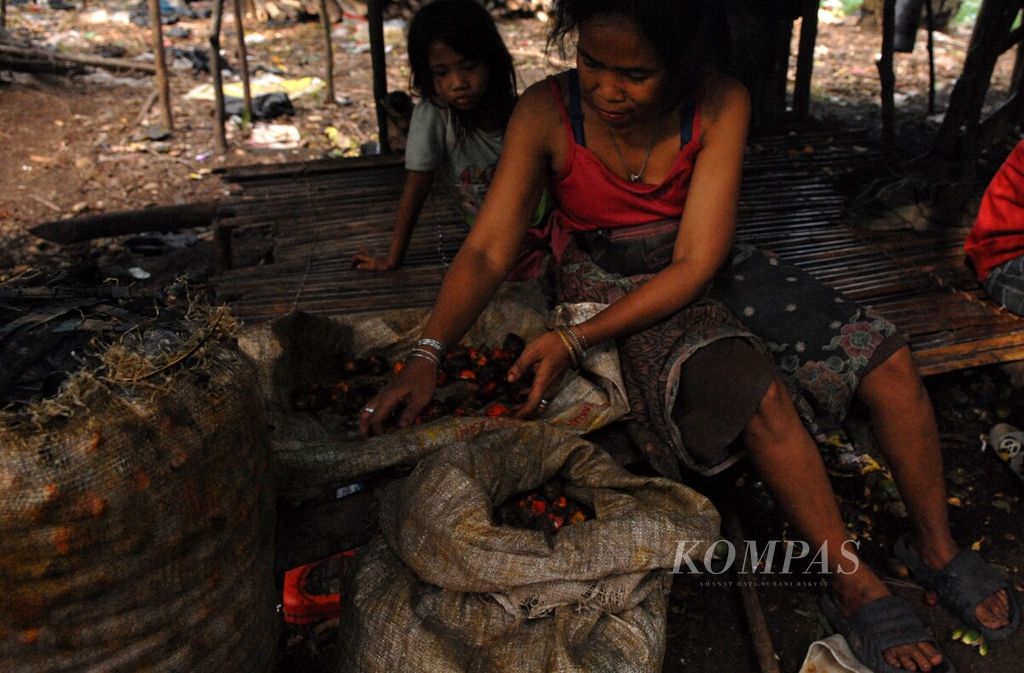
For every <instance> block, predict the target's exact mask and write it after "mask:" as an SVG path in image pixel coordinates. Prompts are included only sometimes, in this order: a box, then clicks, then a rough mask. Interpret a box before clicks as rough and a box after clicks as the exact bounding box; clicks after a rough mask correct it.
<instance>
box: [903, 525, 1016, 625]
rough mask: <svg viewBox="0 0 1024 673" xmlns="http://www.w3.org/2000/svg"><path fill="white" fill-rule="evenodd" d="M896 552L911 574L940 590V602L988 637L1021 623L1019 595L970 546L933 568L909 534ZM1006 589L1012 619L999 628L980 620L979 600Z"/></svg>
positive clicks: (961, 619) (932, 589)
mask: <svg viewBox="0 0 1024 673" xmlns="http://www.w3.org/2000/svg"><path fill="white" fill-rule="evenodd" d="M893 554H895V555H896V558H898V559H900V560H901V561H903V562H904V563H906V564H907V569H908V570H909V571H910V575H911V576H912V577H913V578H914V580H915V581H917V583H918V584H920V585H921V586H922V587H924V588H925V589H929V590H931V591H934V592H935V593H936V594H938V597H939V602H941V603H942V605H943V606H944V607H945V608H946V609H947V610H949V611H950V613H951V614H953V615H954V616H955V617H957V618H958V619H960V621H962V622H963V623H964V624H966V625H967V626H969V627H971V628H972V629H974V630H975V631H978V632H979V633H981V635H983V636H985V639H986V640H990V641H991V640H1005V639H1006V638H1009V637H1010V635H1012V634H1013V632H1014V631H1016V630H1017V626H1018V625H1019V624H1020V606H1019V605H1018V601H1017V596H1016V595H1015V592H1014V590H1013V587H1011V586H1010V583H1009V582H1007V581H1006V578H1005V577H1003V575H1002V573H1000V572H999V571H998V570H996V569H995V568H993V567H992V566H991V565H989V564H988V563H986V562H985V560H984V559H982V558H981V556H979V555H978V554H977V553H976V552H974V551H972V550H970V549H964V550H961V551H960V553H959V554H957V555H956V556H955V557H954V558H953V560H952V561H950V562H949V563H947V564H946V567H944V568H942V570H934V569H932V568H929V567H928V566H927V565H925V564H924V562H923V561H922V560H921V559H920V557H919V556H918V555H917V552H915V551H914V549H913V547H911V546H910V539H909V537H908V536H907V535H903V536H901V537H900V538H899V539H898V540H896V544H895V545H894V546H893ZM1000 590H1003V591H1005V592H1006V595H1007V597H1008V598H1009V600H1010V622H1009V623H1008V624H1007V625H1006V626H1004V627H1002V628H999V629H990V628H988V627H987V626H985V625H983V624H982V623H981V622H979V621H978V618H977V617H975V616H974V610H975V609H976V608H977V607H978V604H979V603H981V602H982V601H983V600H985V599H986V598H988V597H989V596H991V595H992V594H994V593H995V592H997V591H1000Z"/></svg>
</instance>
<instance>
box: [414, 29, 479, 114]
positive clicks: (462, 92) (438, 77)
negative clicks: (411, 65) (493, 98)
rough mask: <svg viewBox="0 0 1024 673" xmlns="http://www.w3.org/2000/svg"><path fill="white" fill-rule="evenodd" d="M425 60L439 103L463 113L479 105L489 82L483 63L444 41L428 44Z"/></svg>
mask: <svg viewBox="0 0 1024 673" xmlns="http://www.w3.org/2000/svg"><path fill="white" fill-rule="evenodd" d="M427 59H428V61H429V62H430V72H431V73H432V75H433V78H434V92H435V94H436V95H437V98H438V99H439V102H441V103H443V104H445V105H448V106H450V107H453V108H456V109H458V110H461V111H463V112H467V111H469V110H473V109H475V108H476V107H478V106H479V105H480V103H481V102H482V101H483V99H484V96H485V95H486V93H487V87H488V85H489V84H490V71H489V69H488V68H487V65H486V64H485V63H483V62H482V61H476V60H473V59H470V58H466V57H464V56H463V55H462V54H460V53H458V52H457V51H455V50H454V49H452V48H451V47H449V46H448V45H446V44H444V43H443V42H432V43H431V44H430V47H429V48H428V49H427Z"/></svg>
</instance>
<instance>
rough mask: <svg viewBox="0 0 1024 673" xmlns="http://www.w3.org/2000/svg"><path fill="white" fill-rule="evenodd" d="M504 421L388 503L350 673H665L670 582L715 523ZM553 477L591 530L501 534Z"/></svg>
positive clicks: (606, 462)
mask: <svg viewBox="0 0 1024 673" xmlns="http://www.w3.org/2000/svg"><path fill="white" fill-rule="evenodd" d="M502 424H503V427H495V428H493V429H491V430H489V431H486V432H481V433H480V434H479V435H478V436H476V437H472V438H469V439H467V441H464V442H459V443H456V444H453V445H451V446H449V447H447V448H444V449H441V450H440V451H437V452H436V453H434V454H433V455H431V456H429V457H427V458H426V459H424V460H423V461H422V462H421V463H420V464H419V465H418V466H417V467H416V469H415V470H414V471H413V472H412V474H411V475H410V476H409V477H408V478H407V479H406V480H404V481H403V482H399V483H397V484H395V485H393V486H391V487H389V488H388V489H387V490H386V491H385V492H384V494H383V496H382V498H381V515H380V524H381V531H382V537H379V538H377V539H376V540H375V541H374V542H373V543H371V544H370V546H369V547H368V548H367V549H366V551H365V552H364V553H363V554H361V556H360V557H359V559H358V561H357V567H356V569H355V570H354V572H353V575H352V578H351V580H350V584H351V586H350V587H349V588H348V592H347V593H346V597H347V602H346V607H345V610H346V612H345V613H344V614H343V615H342V622H341V624H342V628H341V633H340V634H339V641H338V642H339V650H340V653H341V659H340V663H339V667H338V672H339V673H355V672H359V673H378V672H379V673H385V672H390V671H425V672H426V671H429V672H430V673H448V672H452V673H455V672H459V673H469V672H473V673H484V672H485V671H486V672H488V673H496V672H506V671H507V672H508V673H512V672H515V673H531V672H540V671H546V672H559V673H570V672H572V673H584V672H587V673H604V672H607V673H641V672H642V673H650V672H655V671H660V670H661V665H662V658H663V656H664V651H665V626H666V614H665V611H666V592H667V590H668V586H669V584H670V579H671V575H670V574H669V573H668V572H667V571H666V570H667V569H669V568H672V566H673V563H674V561H675V554H676V548H677V544H678V543H680V542H683V541H687V540H689V541H697V540H702V541H704V542H702V543H701V544H700V545H698V547H697V549H698V550H700V552H699V553H703V550H705V549H706V548H707V546H708V544H710V543H711V541H712V540H713V539H714V538H715V537H716V533H717V530H718V523H719V517H718V513H717V512H716V511H715V509H714V508H713V507H712V505H711V503H710V502H709V501H708V500H707V499H706V498H704V497H703V496H701V495H700V494H698V493H696V492H695V491H692V490H690V489H689V488H687V487H685V486H683V485H682V484H679V483H678V482H674V481H670V480H667V479H662V478H654V477H640V476H636V475H633V474H631V473H629V472H627V471H626V470H624V469H622V468H621V467H619V466H618V465H617V464H616V463H615V462H614V460H612V458H611V457H610V456H608V455H607V454H606V453H604V452H603V451H602V450H601V449H599V448H598V447H596V446H594V445H593V444H590V443H588V442H585V441H583V440H581V439H579V438H577V437H576V436H574V435H572V434H568V433H566V432H564V431H562V430H558V429H556V428H553V427H551V426H546V425H543V424H538V423H520V422H515V421H502ZM556 475H560V476H561V478H562V479H564V480H565V482H566V487H565V492H566V494H567V495H568V496H570V497H571V498H574V499H576V500H578V501H580V502H583V503H585V504H587V505H588V506H589V507H591V508H592V509H593V511H594V512H595V518H594V519H592V520H590V521H586V522H583V523H578V524H574V525H570V526H566V527H564V528H562V529H561V530H559V532H558V533H557V534H555V535H553V536H546V535H545V534H544V533H542V532H537V531H533V530H527V529H521V528H515V527H511V526H506V525H497V524H495V523H494V519H493V516H492V512H493V510H494V508H495V507H496V506H497V505H499V504H500V503H502V502H503V501H505V500H506V499H507V498H509V497H510V496H512V495H514V494H516V493H519V492H522V491H524V490H529V489H532V488H535V487H538V486H540V485H542V484H544V483H545V482H547V481H549V480H550V479H551V478H553V477H555V476H556Z"/></svg>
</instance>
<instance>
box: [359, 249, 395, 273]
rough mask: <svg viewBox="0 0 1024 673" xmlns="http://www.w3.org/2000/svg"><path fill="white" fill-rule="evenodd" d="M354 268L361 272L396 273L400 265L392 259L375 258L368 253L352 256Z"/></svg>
mask: <svg viewBox="0 0 1024 673" xmlns="http://www.w3.org/2000/svg"><path fill="white" fill-rule="evenodd" d="M352 266H354V267H355V268H356V269H358V270H360V271H394V270H395V269H397V268H398V263H397V262H395V261H394V260H392V259H391V258H390V257H374V256H373V255H371V254H369V253H366V252H358V253H356V254H354V255H352Z"/></svg>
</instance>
